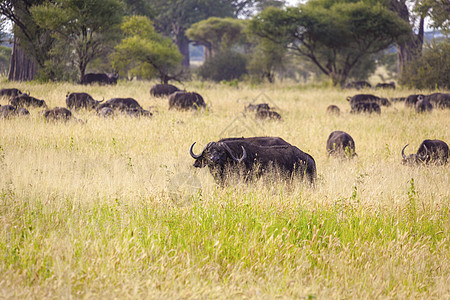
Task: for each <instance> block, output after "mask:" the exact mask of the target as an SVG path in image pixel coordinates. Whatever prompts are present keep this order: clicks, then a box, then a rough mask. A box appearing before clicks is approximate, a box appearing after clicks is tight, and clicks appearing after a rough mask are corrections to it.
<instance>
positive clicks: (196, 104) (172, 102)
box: [169, 91, 206, 110]
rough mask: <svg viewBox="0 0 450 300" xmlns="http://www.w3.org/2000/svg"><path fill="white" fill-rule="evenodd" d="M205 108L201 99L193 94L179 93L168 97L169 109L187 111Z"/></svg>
mask: <svg viewBox="0 0 450 300" xmlns="http://www.w3.org/2000/svg"><path fill="white" fill-rule="evenodd" d="M205 107H206V104H205V101H204V100H203V97H202V96H200V95H199V94H197V93H195V92H184V91H179V92H175V93H173V94H171V95H170V96H169V109H173V108H175V109H180V110H188V109H199V108H205Z"/></svg>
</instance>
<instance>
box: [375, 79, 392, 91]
mask: <svg viewBox="0 0 450 300" xmlns="http://www.w3.org/2000/svg"><path fill="white" fill-rule="evenodd" d="M375 88H377V89H393V90H395V82H393V81H391V82H390V83H378V84H377V85H376V86H375Z"/></svg>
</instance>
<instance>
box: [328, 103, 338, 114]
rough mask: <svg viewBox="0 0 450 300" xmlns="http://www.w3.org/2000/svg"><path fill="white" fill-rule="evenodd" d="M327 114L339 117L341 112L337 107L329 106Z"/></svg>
mask: <svg viewBox="0 0 450 300" xmlns="http://www.w3.org/2000/svg"><path fill="white" fill-rule="evenodd" d="M327 114H329V115H336V116H339V115H340V114H341V110H340V109H339V107H338V106H337V105H329V106H328V107H327Z"/></svg>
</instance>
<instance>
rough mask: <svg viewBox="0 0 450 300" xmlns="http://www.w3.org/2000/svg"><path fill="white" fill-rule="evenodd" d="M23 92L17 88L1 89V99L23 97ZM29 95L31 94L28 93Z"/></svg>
mask: <svg viewBox="0 0 450 300" xmlns="http://www.w3.org/2000/svg"><path fill="white" fill-rule="evenodd" d="M22 94H23V93H22V91H21V90H19V89H16V88H11V89H1V90H0V97H8V98H13V97H17V96H20V95H22ZM28 94H29V93H28Z"/></svg>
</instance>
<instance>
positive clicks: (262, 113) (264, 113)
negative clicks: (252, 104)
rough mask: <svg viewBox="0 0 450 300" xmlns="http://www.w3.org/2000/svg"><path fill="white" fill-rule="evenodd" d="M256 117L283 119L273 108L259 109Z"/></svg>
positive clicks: (261, 118)
mask: <svg viewBox="0 0 450 300" xmlns="http://www.w3.org/2000/svg"><path fill="white" fill-rule="evenodd" d="M255 117H256V118H257V119H260V120H266V119H269V120H281V115H280V114H279V113H277V112H276V111H273V110H258V111H257V112H256V114H255Z"/></svg>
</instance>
